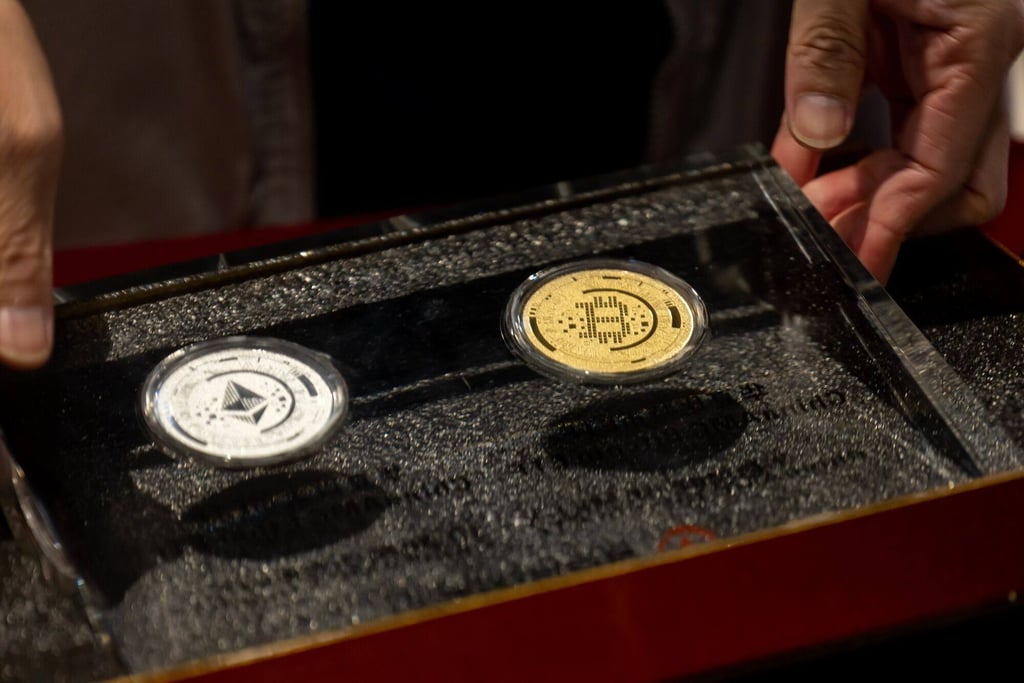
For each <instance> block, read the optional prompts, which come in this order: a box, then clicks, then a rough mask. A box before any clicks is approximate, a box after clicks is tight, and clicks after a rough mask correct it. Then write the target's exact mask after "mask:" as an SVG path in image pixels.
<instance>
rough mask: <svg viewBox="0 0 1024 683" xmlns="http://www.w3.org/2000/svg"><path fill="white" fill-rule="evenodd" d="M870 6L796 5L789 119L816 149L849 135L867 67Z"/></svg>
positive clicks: (842, 1)
mask: <svg viewBox="0 0 1024 683" xmlns="http://www.w3.org/2000/svg"><path fill="white" fill-rule="evenodd" d="M868 4H869V0H796V2H794V3H793V14H792V17H791V19H790V30H789V48H788V51H787V53H786V119H787V121H788V122H789V129H790V132H791V133H792V134H793V137H794V138H796V140H797V141H799V142H800V143H801V144H803V145H806V146H807V147H810V148H812V149H829V148H832V147H835V146H836V145H838V144H839V143H841V142H842V141H843V140H845V139H846V136H847V135H849V133H850V129H851V128H852V127H853V117H854V113H855V112H856V109H857V100H858V99H860V91H861V87H862V85H863V82H864V70H865V67H866V63H867V32H868V9H869V8H868Z"/></svg>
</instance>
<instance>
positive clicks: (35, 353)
mask: <svg viewBox="0 0 1024 683" xmlns="http://www.w3.org/2000/svg"><path fill="white" fill-rule="evenodd" d="M52 344H53V314H52V313H51V312H50V310H49V309H46V308H42V307H36V306H7V307H6V308H0V355H2V356H4V357H6V358H8V359H9V360H12V361H15V362H21V363H37V362H41V361H42V360H43V359H45V358H46V356H47V355H48V354H49V352H50V347H51V345H52Z"/></svg>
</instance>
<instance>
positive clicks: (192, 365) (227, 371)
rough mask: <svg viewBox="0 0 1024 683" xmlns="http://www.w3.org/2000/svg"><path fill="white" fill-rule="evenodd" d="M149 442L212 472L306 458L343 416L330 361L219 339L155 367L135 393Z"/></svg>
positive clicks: (280, 344) (262, 343) (276, 342)
mask: <svg viewBox="0 0 1024 683" xmlns="http://www.w3.org/2000/svg"><path fill="white" fill-rule="evenodd" d="M141 403H142V414H143V418H144V420H145V423H146V426H147V428H148V429H149V431H150V434H151V435H152V436H153V438H154V440H155V441H156V442H157V444H159V445H160V446H161V447H163V449H164V450H166V451H168V452H170V453H172V454H174V455H186V456H189V457H193V458H196V459H197V460H200V461H203V462H206V463H208V464H212V465H215V466H217V467H232V468H239V467H257V466H263V465H274V464H280V463H286V462H291V461H293V460H297V459H299V458H302V457H304V456H306V455H310V454H311V453H312V452H313V451H315V450H316V449H317V448H319V447H320V446H321V445H323V443H324V442H325V441H326V440H327V439H329V438H330V437H331V436H332V435H333V434H334V433H335V431H336V430H337V429H338V427H339V426H340V425H341V423H342V422H343V420H344V418H345V416H346V415H347V413H348V389H347V387H346V385H345V380H344V378H343V377H342V376H341V373H340V372H338V370H337V368H335V367H334V365H333V363H332V362H331V360H330V358H329V357H328V356H326V355H324V354H321V353H319V352H316V351H312V350H310V349H307V348H306V347H303V346H300V345H298V344H294V343H292V342H287V341H283V340H280V339H271V338H262V337H226V338H223V339H215V340H212V341H207V342H201V343H199V344H195V345H193V346H189V347H186V348H184V349H181V350H179V351H176V352H175V353H172V354H171V355H170V356H168V357H167V358H165V359H164V360H163V361H161V362H160V363H159V364H158V365H157V366H156V367H155V368H154V369H153V371H152V372H151V373H150V375H149V377H148V378H147V379H146V382H145V384H144V385H143V388H142V395H141Z"/></svg>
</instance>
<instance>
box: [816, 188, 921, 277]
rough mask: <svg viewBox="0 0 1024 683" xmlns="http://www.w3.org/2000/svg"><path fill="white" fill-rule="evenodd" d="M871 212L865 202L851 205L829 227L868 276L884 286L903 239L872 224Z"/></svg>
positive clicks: (870, 208) (884, 227) (879, 224)
mask: <svg viewBox="0 0 1024 683" xmlns="http://www.w3.org/2000/svg"><path fill="white" fill-rule="evenodd" d="M872 210H873V209H872V205H871V204H870V203H869V202H860V203H858V204H855V205H853V206H851V207H850V208H848V209H847V210H846V211H844V212H843V213H841V214H839V215H838V216H836V217H835V218H834V219H833V220H832V227H833V228H834V229H835V231H836V232H837V233H838V234H839V236H840V237H842V238H843V241H844V242H846V244H847V245H848V246H849V247H850V249H851V250H852V251H853V253H854V254H856V255H857V258H858V259H859V260H860V262H861V263H862V264H864V267H865V268H867V270H868V272H870V273H871V274H872V275H873V276H874V277H875V279H876V280H878V281H879V282H881V283H882V284H885V283H886V282H888V281H889V276H890V275H891V274H892V269H893V266H895V265H896V256H897V255H898V254H899V250H900V245H901V244H903V241H904V239H905V235H903V234H902V233H899V232H896V231H893V230H891V229H889V227H888V226H887V225H885V224H883V223H879V222H878V221H876V220H874V219H873V217H872Z"/></svg>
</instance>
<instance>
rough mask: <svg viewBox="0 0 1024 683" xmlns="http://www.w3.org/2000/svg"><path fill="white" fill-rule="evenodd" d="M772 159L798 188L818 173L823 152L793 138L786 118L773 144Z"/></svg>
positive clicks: (783, 119)
mask: <svg viewBox="0 0 1024 683" xmlns="http://www.w3.org/2000/svg"><path fill="white" fill-rule="evenodd" d="M772 157H773V158H774V159H775V161H776V162H777V163H778V164H779V166H781V167H782V169H783V170H784V171H786V173H788V174H789V175H790V176H791V177H792V178H793V181H794V182H796V184H797V185H798V186H803V185H805V184H806V183H808V182H809V181H810V180H811V179H812V178H814V176H815V175H816V174H817V173H818V165H819V164H820V163H821V152H819V151H818V150H816V149H808V148H807V147H804V146H803V145H801V144H800V143H799V142H797V141H796V139H795V138H793V134H792V133H791V132H790V131H789V124H788V123H787V121H786V118H785V116H783V118H782V125H780V126H779V131H778V132H777V133H776V134H775V142H773V143H772Z"/></svg>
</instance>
